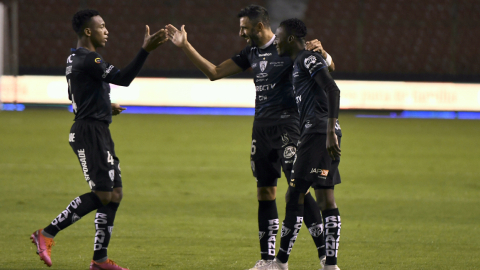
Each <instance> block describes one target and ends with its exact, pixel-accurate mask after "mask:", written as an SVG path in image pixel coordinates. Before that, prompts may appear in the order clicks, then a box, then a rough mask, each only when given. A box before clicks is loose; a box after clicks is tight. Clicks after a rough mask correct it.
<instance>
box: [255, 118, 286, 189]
mask: <svg viewBox="0 0 480 270" xmlns="http://www.w3.org/2000/svg"><path fill="white" fill-rule="evenodd" d="M270 130H271V127H257V126H254V127H253V130H252V145H251V152H250V164H251V168H252V173H253V176H254V177H255V179H256V181H257V187H273V186H277V179H278V178H279V177H280V176H281V164H280V159H279V157H278V156H277V151H276V149H275V148H274V147H272V143H271V138H270V132H269V131H270Z"/></svg>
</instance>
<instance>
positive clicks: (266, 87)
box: [255, 83, 275, 92]
mask: <svg viewBox="0 0 480 270" xmlns="http://www.w3.org/2000/svg"><path fill="white" fill-rule="evenodd" d="M273 88H275V83H272V84H265V85H257V86H255V90H256V91H257V92H262V91H268V90H270V89H273Z"/></svg>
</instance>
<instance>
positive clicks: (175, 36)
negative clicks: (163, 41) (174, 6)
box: [165, 24, 187, 48]
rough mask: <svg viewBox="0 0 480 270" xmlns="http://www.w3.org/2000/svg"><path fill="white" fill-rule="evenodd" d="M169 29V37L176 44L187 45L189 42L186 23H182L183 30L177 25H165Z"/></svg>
mask: <svg viewBox="0 0 480 270" xmlns="http://www.w3.org/2000/svg"><path fill="white" fill-rule="evenodd" d="M165 28H166V29H167V31H168V38H169V39H170V40H171V41H172V43H173V44H175V46H177V47H179V48H183V47H185V45H186V44H187V32H186V31H185V25H182V27H181V30H178V29H177V28H176V27H175V26H173V25H171V24H169V25H167V26H165Z"/></svg>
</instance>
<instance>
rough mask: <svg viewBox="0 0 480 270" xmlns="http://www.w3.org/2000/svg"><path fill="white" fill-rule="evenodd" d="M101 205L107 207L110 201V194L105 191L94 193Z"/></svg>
mask: <svg viewBox="0 0 480 270" xmlns="http://www.w3.org/2000/svg"><path fill="white" fill-rule="evenodd" d="M94 193H95V194H96V195H97V196H98V198H99V199H100V201H101V202H102V204H103V205H107V204H109V203H110V202H111V201H112V192H107V191H94Z"/></svg>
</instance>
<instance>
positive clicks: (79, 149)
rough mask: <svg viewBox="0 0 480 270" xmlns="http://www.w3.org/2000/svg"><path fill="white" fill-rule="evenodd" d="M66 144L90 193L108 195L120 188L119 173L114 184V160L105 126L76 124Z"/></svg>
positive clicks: (93, 123) (92, 123) (85, 122)
mask: <svg viewBox="0 0 480 270" xmlns="http://www.w3.org/2000/svg"><path fill="white" fill-rule="evenodd" d="M69 141H70V146H71V147H72V150H73V151H74V153H75V154H76V155H77V158H78V160H79V162H80V167H81V169H82V173H83V175H84V177H85V180H86V181H87V183H88V184H89V186H90V189H91V190H94V191H95V190H97V191H107V192H111V191H112V190H113V188H114V187H121V179H120V177H119V176H120V174H119V173H118V177H117V181H115V180H116V175H117V173H116V169H115V158H116V156H115V151H114V149H113V147H112V146H113V142H112V140H111V136H110V132H109V131H108V125H106V124H104V123H101V122H100V123H99V122H90V121H77V122H76V123H75V124H74V125H73V126H72V128H71V130H70V140H69ZM116 159H117V160H118V158H116ZM117 167H118V166H117ZM118 172H119V169H118Z"/></svg>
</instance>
